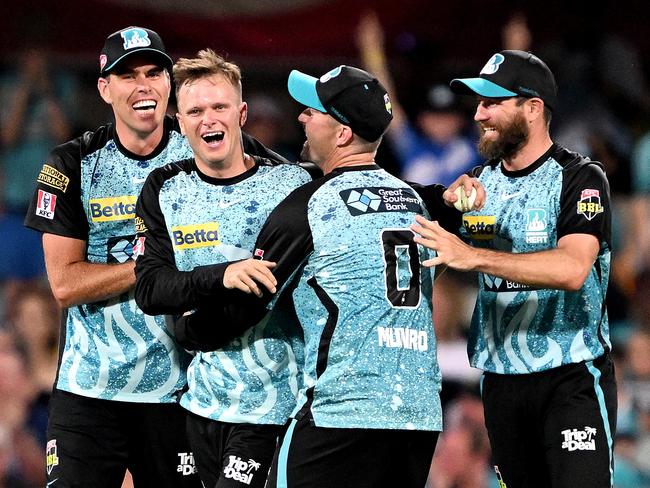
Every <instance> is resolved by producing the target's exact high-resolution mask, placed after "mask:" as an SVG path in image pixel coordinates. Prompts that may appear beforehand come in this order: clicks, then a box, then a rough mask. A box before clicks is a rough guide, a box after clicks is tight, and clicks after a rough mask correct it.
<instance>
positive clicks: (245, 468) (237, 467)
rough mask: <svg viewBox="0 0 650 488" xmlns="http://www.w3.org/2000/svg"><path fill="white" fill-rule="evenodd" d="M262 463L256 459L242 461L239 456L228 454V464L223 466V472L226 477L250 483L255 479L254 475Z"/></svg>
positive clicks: (246, 483)
mask: <svg viewBox="0 0 650 488" xmlns="http://www.w3.org/2000/svg"><path fill="white" fill-rule="evenodd" d="M261 466H262V465H261V464H260V463H258V462H257V461H255V460H254V459H249V460H248V461H242V459H241V458H240V457H239V456H228V464H227V465H226V466H224V468H223V474H224V476H225V477H226V478H230V479H232V480H234V481H239V482H240V483H243V484H244V485H250V484H251V481H253V475H254V474H255V473H256V472H257V470H258V469H260V467H261Z"/></svg>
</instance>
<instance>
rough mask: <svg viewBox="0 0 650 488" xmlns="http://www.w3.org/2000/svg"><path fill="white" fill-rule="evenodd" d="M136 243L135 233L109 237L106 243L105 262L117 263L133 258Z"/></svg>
mask: <svg viewBox="0 0 650 488" xmlns="http://www.w3.org/2000/svg"><path fill="white" fill-rule="evenodd" d="M135 244H136V238H135V235H130V236H119V237H111V238H110V239H109V240H108V242H107V243H106V249H107V251H108V252H107V256H106V262H107V263H112V264H117V263H120V264H121V263H126V262H127V261H128V260H129V259H135V256H134V255H133V253H134V249H133V248H134V247H135Z"/></svg>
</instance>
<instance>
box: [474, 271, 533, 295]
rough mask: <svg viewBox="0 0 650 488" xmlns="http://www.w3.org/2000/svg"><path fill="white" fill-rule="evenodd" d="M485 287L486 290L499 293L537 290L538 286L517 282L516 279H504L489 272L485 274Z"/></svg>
mask: <svg viewBox="0 0 650 488" xmlns="http://www.w3.org/2000/svg"><path fill="white" fill-rule="evenodd" d="M483 289H484V290H486V291H494V292H497V293H501V292H508V291H524V290H537V288H535V287H532V286H528V285H524V284H523V283H517V282H516V281H509V280H504V279H503V278H497V277H496V276H491V275H488V274H484V275H483Z"/></svg>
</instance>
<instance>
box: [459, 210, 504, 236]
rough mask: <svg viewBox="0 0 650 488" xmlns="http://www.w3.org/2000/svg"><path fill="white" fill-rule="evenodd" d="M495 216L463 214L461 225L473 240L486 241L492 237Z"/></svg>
mask: <svg viewBox="0 0 650 488" xmlns="http://www.w3.org/2000/svg"><path fill="white" fill-rule="evenodd" d="M496 221H497V218H496V217H495V216H494V215H463V227H464V228H465V231H467V233H468V234H469V237H471V238H472V239H474V240H477V241H488V240H491V239H493V238H494V234H495V232H496Z"/></svg>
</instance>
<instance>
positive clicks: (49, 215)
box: [36, 190, 56, 220]
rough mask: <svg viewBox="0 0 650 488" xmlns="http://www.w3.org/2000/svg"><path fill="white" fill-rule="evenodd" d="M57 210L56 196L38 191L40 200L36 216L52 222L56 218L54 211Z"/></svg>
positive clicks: (37, 204)
mask: <svg viewBox="0 0 650 488" xmlns="http://www.w3.org/2000/svg"><path fill="white" fill-rule="evenodd" d="M55 208H56V195H53V194H51V193H49V192H46V191H43V190H38V200H37V203H36V215H38V216H39V217H43V218H46V219H50V220H52V219H53V218H54V209H55Z"/></svg>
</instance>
